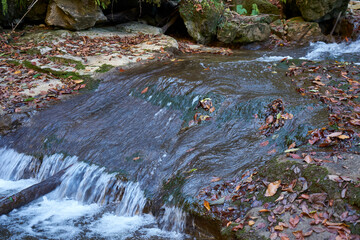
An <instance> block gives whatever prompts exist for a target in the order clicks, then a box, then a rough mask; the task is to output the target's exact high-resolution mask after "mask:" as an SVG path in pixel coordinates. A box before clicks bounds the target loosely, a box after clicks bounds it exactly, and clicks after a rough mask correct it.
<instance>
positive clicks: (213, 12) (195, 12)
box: [179, 0, 225, 44]
mask: <svg viewBox="0 0 360 240" xmlns="http://www.w3.org/2000/svg"><path fill="white" fill-rule="evenodd" d="M224 9H225V8H224V4H223V3H222V2H221V1H217V0H203V1H197V0H184V1H182V2H181V4H180V9H179V11H180V16H181V17H182V19H183V20H184V23H185V26H186V29H187V31H188V33H189V35H190V36H191V37H192V38H194V39H195V40H196V41H197V42H199V43H202V44H205V43H209V42H210V41H211V40H212V39H213V38H214V37H215V36H216V30H217V26H218V24H219V22H220V19H221V17H222V15H223V12H224Z"/></svg>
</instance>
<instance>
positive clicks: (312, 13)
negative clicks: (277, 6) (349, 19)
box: [285, 0, 349, 22]
mask: <svg viewBox="0 0 360 240" xmlns="http://www.w3.org/2000/svg"><path fill="white" fill-rule="evenodd" d="M348 3H349V0H288V1H286V4H285V11H286V13H287V15H288V16H287V17H296V16H299V15H298V13H300V14H301V16H302V17H303V18H304V19H305V20H306V21H316V22H321V21H325V20H329V19H333V18H337V17H338V15H339V13H341V12H345V11H346V9H347V6H348ZM294 14H296V15H294Z"/></svg>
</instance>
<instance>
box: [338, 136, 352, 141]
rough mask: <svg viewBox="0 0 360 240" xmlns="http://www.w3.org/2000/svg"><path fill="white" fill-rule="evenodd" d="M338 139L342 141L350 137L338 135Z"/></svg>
mask: <svg viewBox="0 0 360 240" xmlns="http://www.w3.org/2000/svg"><path fill="white" fill-rule="evenodd" d="M338 138H340V139H341V140H344V139H348V138H350V137H349V136H347V135H340V136H338Z"/></svg>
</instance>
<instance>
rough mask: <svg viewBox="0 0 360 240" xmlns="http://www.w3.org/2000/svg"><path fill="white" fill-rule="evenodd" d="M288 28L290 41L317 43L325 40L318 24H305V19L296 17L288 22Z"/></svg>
mask: <svg viewBox="0 0 360 240" xmlns="http://www.w3.org/2000/svg"><path fill="white" fill-rule="evenodd" d="M286 24H287V26H288V29H287V38H288V40H289V41H297V42H316V41H322V40H324V39H325V35H324V34H322V32H321V29H320V27H319V24H318V23H315V22H305V21H304V19H303V18H301V17H296V18H291V19H289V20H287V21H286Z"/></svg>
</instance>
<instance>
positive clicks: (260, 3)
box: [236, 0, 280, 18]
mask: <svg viewBox="0 0 360 240" xmlns="http://www.w3.org/2000/svg"><path fill="white" fill-rule="evenodd" d="M238 4H241V5H242V6H243V7H244V8H245V9H246V11H247V12H248V13H251V11H252V6H253V4H256V5H257V7H258V9H259V12H260V13H262V14H271V15H274V17H276V18H279V17H280V10H279V9H278V8H277V7H276V6H275V5H273V4H271V3H270V2H269V1H266V0H236V5H238Z"/></svg>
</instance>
